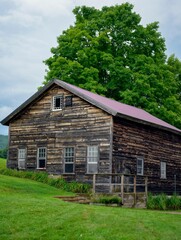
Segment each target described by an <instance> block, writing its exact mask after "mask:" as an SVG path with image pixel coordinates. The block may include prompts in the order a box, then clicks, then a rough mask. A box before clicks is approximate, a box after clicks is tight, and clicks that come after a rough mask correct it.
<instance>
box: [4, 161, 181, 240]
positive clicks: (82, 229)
mask: <svg viewBox="0 0 181 240" xmlns="http://www.w3.org/2000/svg"><path fill="white" fill-rule="evenodd" d="M5 166H6V161H5V160H3V159H0V168H4V167H5ZM71 194H72V193H68V192H65V191H62V190H59V189H56V188H54V187H51V186H48V185H46V184H42V183H38V182H35V181H32V180H28V179H22V178H16V177H10V176H4V175H0V239H1V240H10V239H12V240H16V239H17V240H21V239H23V240H24V239H25V240H26V239H29V240H31V239H44V240H46V239H48V240H49V239H50V240H51V239H52V240H53V239H60V240H65V239H66V240H78V239H82V240H94V239H95V240H99V239H100V240H117V239H118V240H121V239H123V240H126V239H127V240H134V239H135V240H136V239H138V240H142V239H146V240H152V239H153V240H154V239H155V240H156V239H157V240H158V239H159V240H160V239H164V240H170V239H171V240H174V239H175V240H177V239H178V240H179V239H181V238H180V236H181V227H180V226H181V215H180V214H170V213H167V212H159V211H149V210H140V209H125V208H116V207H104V206H93V205H80V204H76V203H68V202H63V201H62V200H60V199H57V198H54V197H55V196H60V195H61V196H62V195H71Z"/></svg>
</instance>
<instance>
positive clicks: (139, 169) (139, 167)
mask: <svg viewBox="0 0 181 240" xmlns="http://www.w3.org/2000/svg"><path fill="white" fill-rule="evenodd" d="M140 163H141V164H140ZM136 165H137V166H136V167H137V175H143V173H144V159H143V157H139V158H137V164H136Z"/></svg>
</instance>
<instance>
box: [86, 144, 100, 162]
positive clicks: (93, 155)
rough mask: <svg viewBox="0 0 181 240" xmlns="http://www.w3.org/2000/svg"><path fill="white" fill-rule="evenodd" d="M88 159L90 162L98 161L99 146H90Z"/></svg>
mask: <svg viewBox="0 0 181 240" xmlns="http://www.w3.org/2000/svg"><path fill="white" fill-rule="evenodd" d="M87 161H88V163H90V162H93V163H97V162H98V146H88V150H87Z"/></svg>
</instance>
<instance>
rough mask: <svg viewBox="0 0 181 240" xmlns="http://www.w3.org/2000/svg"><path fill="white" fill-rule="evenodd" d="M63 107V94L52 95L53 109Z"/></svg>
mask: <svg viewBox="0 0 181 240" xmlns="http://www.w3.org/2000/svg"><path fill="white" fill-rule="evenodd" d="M62 108H63V95H58V96H54V97H53V110H61V109H62Z"/></svg>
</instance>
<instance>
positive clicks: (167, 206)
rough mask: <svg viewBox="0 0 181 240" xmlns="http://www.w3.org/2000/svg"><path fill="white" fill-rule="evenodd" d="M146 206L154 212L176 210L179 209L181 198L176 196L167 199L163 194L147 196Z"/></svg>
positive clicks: (180, 207)
mask: <svg viewBox="0 0 181 240" xmlns="http://www.w3.org/2000/svg"><path fill="white" fill-rule="evenodd" d="M146 205H147V208H148V209H154V210H178V209H181V198H179V196H177V195H173V196H171V197H169V196H166V195H165V194H160V195H156V196H153V195H152V194H149V195H148V198H147V204H146Z"/></svg>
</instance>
